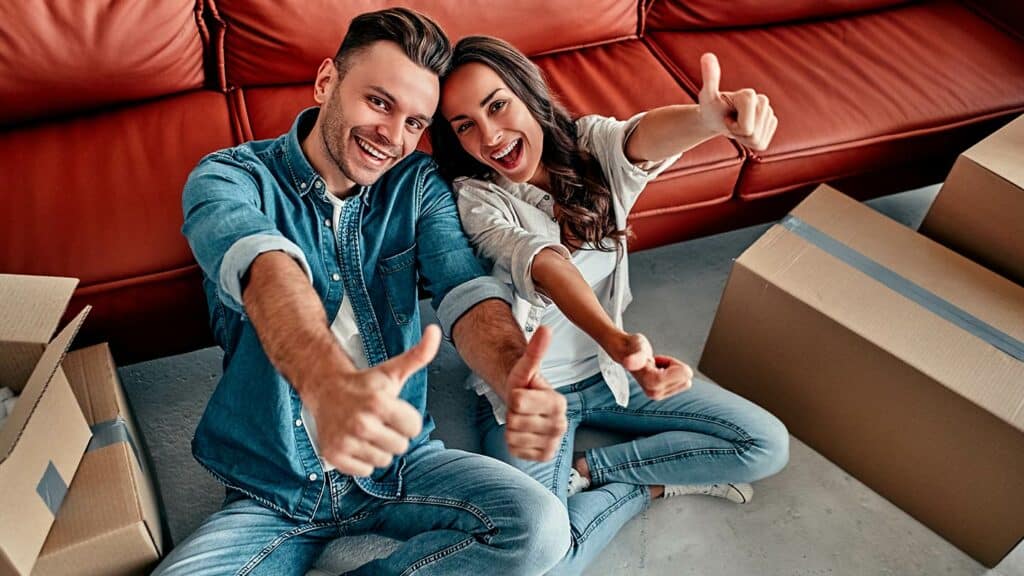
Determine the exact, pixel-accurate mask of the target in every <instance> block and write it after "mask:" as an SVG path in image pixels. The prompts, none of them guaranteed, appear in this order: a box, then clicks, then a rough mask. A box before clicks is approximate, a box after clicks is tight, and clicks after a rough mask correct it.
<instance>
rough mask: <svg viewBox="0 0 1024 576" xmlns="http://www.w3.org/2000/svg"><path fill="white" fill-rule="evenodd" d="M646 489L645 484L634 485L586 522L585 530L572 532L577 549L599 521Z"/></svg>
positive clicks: (641, 494) (642, 493)
mask: <svg viewBox="0 0 1024 576" xmlns="http://www.w3.org/2000/svg"><path fill="white" fill-rule="evenodd" d="M646 489H647V487H646V486H635V487H634V488H633V490H632V491H630V493H629V494H628V495H627V496H626V497H625V498H621V499H619V500H617V501H616V502H615V504H613V505H612V506H611V507H609V508H607V509H605V511H604V512H602V513H601V515H600V516H598V517H597V518H594V519H593V520H591V521H590V523H589V524H587V529H586V530H584V531H583V532H581V533H580V534H579V535H578V536H577V535H576V534H573V540H575V541H576V545H577V549H578V547H579V546H582V545H583V543H584V542H586V541H587V538H588V537H589V536H590V534H591V533H592V532H593V531H594V530H596V529H597V527H598V526H599V525H600V524H601V522H604V520H605V519H606V518H608V517H609V516H611V515H612V513H614V512H615V511H617V510H618V509H619V508H622V507H623V506H625V505H626V504H628V503H629V502H631V501H633V500H634V499H636V498H637V497H638V496H643V495H644V493H645V490H646ZM569 527H570V528H574V526H572V525H571V524H570V525H569ZM574 532H575V531H574Z"/></svg>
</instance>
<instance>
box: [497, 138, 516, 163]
mask: <svg viewBox="0 0 1024 576" xmlns="http://www.w3.org/2000/svg"><path fill="white" fill-rule="evenodd" d="M518 142H519V139H518V138H516V139H515V140H513V141H511V142H509V143H508V146H505V147H504V148H502V149H501V150H499V151H498V153H497V154H493V155H491V158H494V159H495V160H501V159H502V158H504V157H505V156H508V153H509V152H511V151H512V150H513V149H514V148H515V147H516V143H518Z"/></svg>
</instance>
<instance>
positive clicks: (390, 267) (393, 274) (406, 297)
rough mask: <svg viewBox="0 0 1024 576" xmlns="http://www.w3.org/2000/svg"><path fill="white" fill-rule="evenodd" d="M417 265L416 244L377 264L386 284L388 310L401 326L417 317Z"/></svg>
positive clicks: (385, 292)
mask: <svg viewBox="0 0 1024 576" xmlns="http://www.w3.org/2000/svg"><path fill="white" fill-rule="evenodd" d="M415 264H416V245H415V244H413V245H412V246H410V247H409V248H406V249H405V250H402V251H401V252H399V253H398V254H395V255H394V256H388V257H387V258H382V259H381V260H380V262H378V263H377V269H378V270H379V271H380V277H381V281H382V282H383V283H384V294H385V296H387V300H388V308H390V309H391V315H392V317H394V320H395V323H396V324H398V325H399V326H404V325H405V324H408V323H409V322H410V321H412V319H413V318H414V317H415V316H416V304H417V301H416V300H417V294H418V293H419V292H418V291H417V288H416V286H417V279H416V266H415Z"/></svg>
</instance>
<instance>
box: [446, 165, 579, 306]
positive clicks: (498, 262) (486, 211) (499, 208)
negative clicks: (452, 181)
mask: <svg viewBox="0 0 1024 576" xmlns="http://www.w3.org/2000/svg"><path fill="white" fill-rule="evenodd" d="M458 205H459V215H460V216H461V217H462V224H463V227H465V229H466V234H467V235H468V236H469V241H470V242H471V243H472V244H473V246H475V247H476V250H477V252H478V253H479V254H480V255H481V256H483V257H484V258H487V259H489V260H491V261H493V262H494V266H495V268H496V269H498V270H499V271H504V272H507V274H508V276H509V279H510V281H511V283H512V289H513V290H514V291H515V293H516V295H517V296H519V297H520V298H522V299H524V300H526V301H528V302H530V303H531V304H533V305H535V306H547V305H549V304H551V300H550V299H549V298H547V296H545V295H543V294H542V293H540V292H538V291H537V286H536V284H535V283H534V281H533V259H534V258H535V257H536V256H537V254H539V253H540V251H541V250H544V249H545V248H550V249H552V250H554V251H556V252H558V253H559V254H560V255H561V256H562V257H563V258H566V259H569V258H571V254H570V253H569V250H568V249H567V248H566V247H565V246H563V245H562V244H561V242H558V241H556V240H553V239H550V238H545V237H544V236H543V235H541V234H537V233H534V232H528V231H527V230H525V229H524V228H523V227H522V226H519V225H518V224H516V223H515V216H514V215H513V214H512V211H511V209H510V208H508V207H507V206H505V205H504V204H503V203H502V201H501V200H500V198H499V196H498V194H497V193H496V192H494V191H491V190H486V189H483V188H480V187H479V186H478V184H477V183H476V182H475V181H465V182H462V183H460V184H459V187H458Z"/></svg>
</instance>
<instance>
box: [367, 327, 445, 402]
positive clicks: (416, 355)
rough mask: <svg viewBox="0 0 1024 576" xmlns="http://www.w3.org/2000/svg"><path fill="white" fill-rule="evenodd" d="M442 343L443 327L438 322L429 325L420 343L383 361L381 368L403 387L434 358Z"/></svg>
mask: <svg viewBox="0 0 1024 576" xmlns="http://www.w3.org/2000/svg"><path fill="white" fill-rule="evenodd" d="M440 345H441V329H440V328H438V327H437V325H436V324H431V325H429V326H427V329H426V330H424V331H423V337H422V338H421V339H420V341H419V343H418V344H416V345H415V346H413V347H412V348H409V349H408V350H406V351H405V352H403V353H401V354H399V355H398V356H395V357H394V358H392V359H390V360H388V361H387V362H384V363H382V364H381V365H380V366H379V368H380V369H381V370H383V371H384V373H385V374H387V375H388V376H390V377H391V378H392V379H394V380H395V381H396V382H397V383H398V387H399V388H401V387H402V385H404V384H405V381H406V380H408V379H409V376H412V375H413V374H414V373H415V372H416V371H417V370H419V369H420V368H423V367H424V366H426V365H427V364H430V361H431V360H433V359H434V356H435V355H436V354H437V349H438V347H439V346H440Z"/></svg>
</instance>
